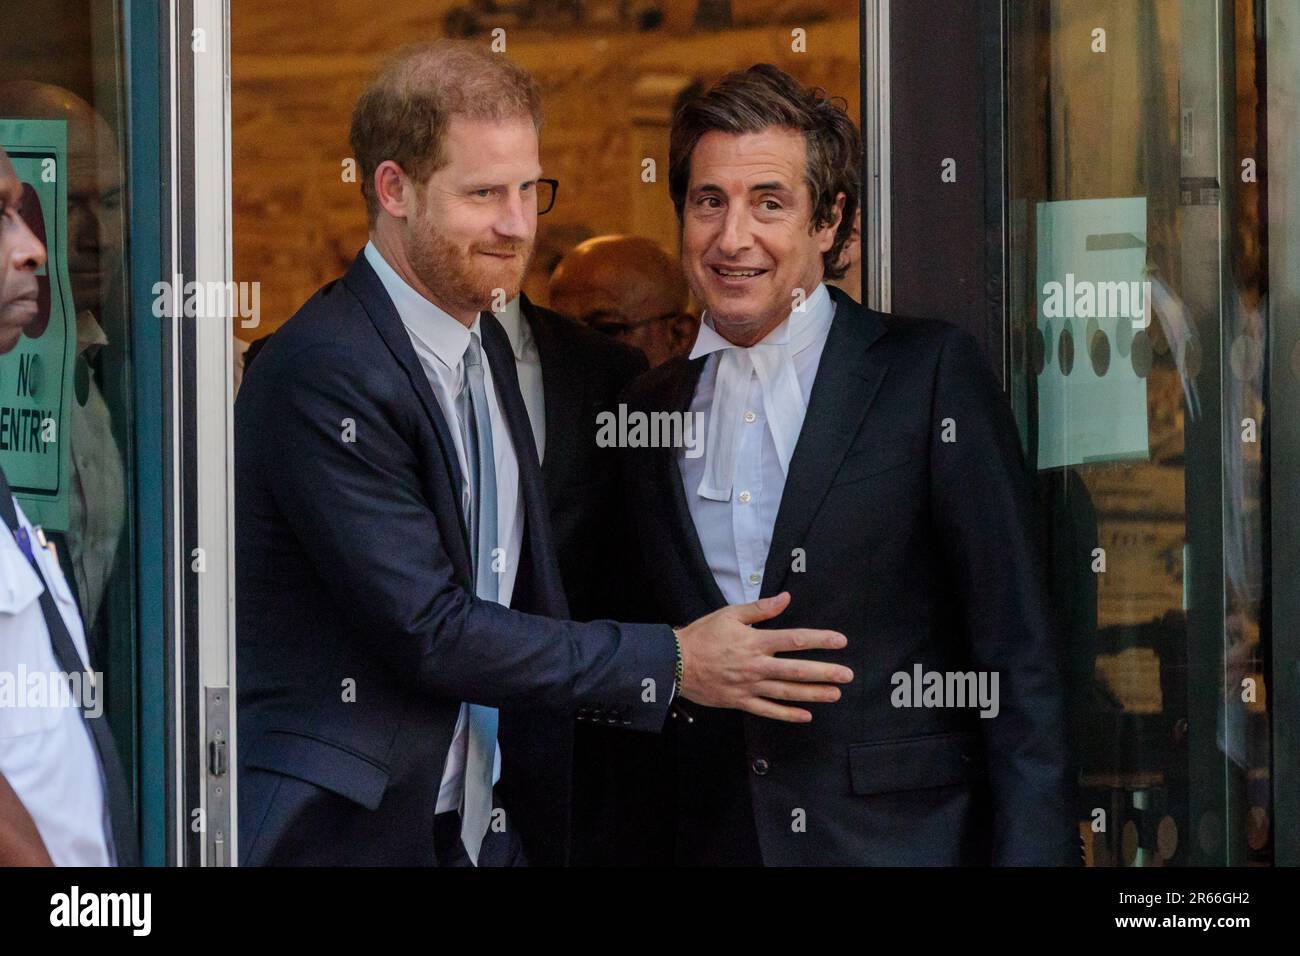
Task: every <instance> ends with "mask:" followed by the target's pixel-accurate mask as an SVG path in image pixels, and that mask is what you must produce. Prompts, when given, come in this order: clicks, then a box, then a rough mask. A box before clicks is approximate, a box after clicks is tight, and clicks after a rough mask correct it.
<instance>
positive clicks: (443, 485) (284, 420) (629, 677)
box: [235, 255, 675, 865]
mask: <svg viewBox="0 0 1300 956" xmlns="http://www.w3.org/2000/svg"><path fill="white" fill-rule="evenodd" d="M481 327H482V334H483V347H484V351H485V353H486V355H487V357H488V361H489V364H490V367H491V369H492V377H493V381H494V383H495V386H496V389H497V395H498V398H499V400H500V402H501V407H502V409H503V411H504V413H505V417H506V420H507V423H508V426H509V428H510V433H511V436H512V438H513V441H514V446H515V449H516V452H517V456H518V459H519V482H520V494H521V497H522V501H523V510H524V544H523V554H522V555H521V556H520V563H519V572H518V576H517V579H516V583H515V589H514V595H513V600H512V602H511V605H512V606H511V607H510V608H505V607H502V606H500V605H498V604H494V603H491V602H484V601H480V600H478V599H476V598H475V597H474V594H473V589H472V574H473V572H472V566H471V563H470V550H469V542H468V536H467V532H466V527H465V522H464V519H463V515H462V512H461V507H460V503H459V489H460V487H461V478H460V472H459V465H458V462H457V459H456V453H455V446H454V445H453V444H452V441H451V435H450V432H449V431H448V425H447V422H446V421H445V420H444V418H443V415H442V411H441V409H440V408H439V405H438V401H437V398H436V397H435V396H434V394H433V391H432V389H431V388H430V386H429V383H428V380H427V378H426V377H425V373H424V370H423V368H422V367H421V366H420V362H419V360H418V358H417V357H416V355H415V351H414V349H413V348H412V346H411V343H410V339H409V337H408V335H407V332H406V329H405V327H404V326H403V325H402V322H401V319H400V318H399V316H398V314H397V311H396V309H395V308H394V306H393V304H392V301H391V300H390V299H389V297H388V295H387V293H386V292H385V290H384V288H383V285H382V283H381V282H380V281H379V278H378V277H377V276H376V275H375V273H374V270H373V269H371V267H370V265H369V264H368V263H367V262H366V260H365V257H364V256H362V255H358V256H357V258H356V260H355V261H354V262H353V264H352V266H351V268H350V269H349V270H348V272H347V273H346V274H345V275H344V276H343V277H342V278H341V279H339V280H336V281H334V282H331V283H329V284H328V285H326V286H325V287H324V288H322V289H321V290H320V291H319V292H317V293H316V295H314V296H313V297H312V298H311V299H310V300H309V301H308V302H307V303H306V304H305V305H304V306H303V307H302V308H301V309H300V310H299V311H298V312H297V314H295V315H294V316H293V318H291V319H290V320H289V321H288V322H287V323H286V324H285V325H284V326H283V327H282V328H281V329H280V330H279V331H277V332H276V334H275V336H274V338H273V339H272V340H271V341H270V342H269V344H267V346H266V347H265V348H264V349H263V350H262V354H261V356H260V357H259V358H258V361H257V363H256V365H255V366H253V367H252V368H250V369H249V371H248V374H247V377H246V379H245V380H244V382H243V385H242V387H241V389H240V392H239V398H238V401H237V402H236V407H235V472H236V473H235V478H236V483H235V487H236V498H237V508H236V513H237V514H238V516H239V522H238V525H237V527H236V560H237V568H236V576H237V587H238V594H237V624H238V630H237V646H238V654H237V660H238V675H237V677H238V701H239V714H238V717H239V724H238V734H239V746H238V762H239V773H240V777H239V818H240V827H239V836H240V839H239V844H240V856H241V860H242V862H243V863H246V864H336V865H342V864H408V865H420V864H435V863H436V859H435V854H434V849H433V817H434V811H435V807H436V801H437V795H438V788H439V783H440V781H441V778H442V772H443V767H444V764H445V761H446V757H447V752H448V749H449V746H450V743H451V738H452V733H453V730H454V726H455V722H456V717H457V713H458V710H459V707H460V704H461V702H463V701H470V702H474V703H479V704H484V705H490V706H495V707H498V708H500V711H501V717H500V726H499V740H500V744H501V751H502V778H501V781H500V783H499V784H498V787H497V793H498V798H499V799H500V800H501V802H502V803H503V805H504V806H505V808H506V811H507V817H508V819H509V821H510V824H509V825H511V826H514V827H516V828H517V830H518V833H519V835H520V837H521V839H522V841H523V844H524V849H525V852H526V853H527V855H528V857H529V859H530V860H531V861H533V862H540V863H561V862H564V861H565V858H566V856H567V846H568V841H569V804H570V797H571V787H572V749H573V736H572V735H573V725H574V720H575V717H576V714H577V712H578V710H579V708H581V709H583V710H584V711H587V712H597V713H599V714H600V715H601V719H602V720H603V721H604V722H606V723H610V724H615V725H617V726H622V727H627V728H631V729H640V730H646V731H658V730H660V729H662V727H663V724H664V718H665V715H666V710H667V703H668V699H669V696H670V694H671V689H672V679H673V669H674V662H675V648H674V642H673V637H672V632H671V630H670V629H669V628H668V627H666V626H664V625H627V624H618V623H614V622H611V621H599V622H594V623H589V624H577V623H574V622H571V621H567V620H562V619H563V618H565V617H567V606H566V602H565V598H564V592H563V588H562V584H561V581H560V576H559V572H558V568H557V562H556V556H555V551H554V547H553V544H552V540H551V530H550V523H549V519H548V517H547V507H546V495H545V491H544V490H543V487H542V478H541V472H540V469H539V467H538V463H537V452H536V449H535V447H534V443H533V439H532V432H531V429H530V427H529V424H528V419H527V414H526V411H525V409H524V404H523V399H522V397H521V396H520V392H519V385H518V378H517V375H516V372H515V367H514V359H513V356H512V354H511V351H510V345H509V342H508V340H507V338H506V335H505V332H504V330H503V329H502V328H501V326H500V324H499V323H498V322H497V321H496V319H495V318H493V317H492V315H491V314H490V313H486V312H485V313H483V314H482V317H481ZM593 427H594V426H593ZM647 681H653V682H654V683H653V684H647V683H646V682H647ZM648 687H649V688H650V690H647V688H648Z"/></svg>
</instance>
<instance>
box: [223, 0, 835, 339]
mask: <svg viewBox="0 0 1300 956" xmlns="http://www.w3.org/2000/svg"><path fill="white" fill-rule="evenodd" d="M231 6H232V11H231V19H232V42H231V47H232V69H231V99H232V124H233V145H232V154H233V163H234V184H233V195H234V217H235V229H234V256H235V279H236V280H238V281H258V282H260V283H261V306H262V323H261V325H260V326H259V327H257V328H253V329H239V330H237V334H239V335H241V336H244V337H246V338H250V339H251V338H258V337H260V336H262V335H265V334H267V333H268V332H269V331H270V330H271V329H273V328H274V327H275V326H277V325H279V324H280V323H281V322H283V321H284V320H285V319H287V318H288V317H289V316H290V315H292V314H293V312H294V310H295V309H297V308H298V306H299V305H301V304H302V302H303V301H304V300H306V299H307V298H308V297H309V296H310V295H311V294H312V293H313V292H314V291H315V290H316V289H317V288H318V287H320V286H321V285H322V284H323V283H325V282H326V281H328V280H329V279H331V278H333V277H335V276H337V275H339V274H340V273H341V272H342V271H343V270H344V269H345V268H346V267H347V265H348V263H349V262H350V261H351V259H352V257H353V256H354V255H355V254H356V252H357V250H358V249H360V248H361V246H362V245H363V244H364V243H365V239H366V226H365V210H364V207H363V205H362V202H361V197H360V190H359V187H358V185H357V184H356V183H349V182H344V181H343V180H342V176H341V173H342V168H343V165H342V164H343V162H344V160H345V159H347V158H348V157H349V148H348V142H347V133H348V125H349V122H350V119H351V114H352V106H353V103H354V102H355V100H356V97H357V95H358V94H359V93H360V92H361V90H362V89H364V87H365V85H366V83H367V82H368V81H369V79H370V78H371V76H372V75H373V74H374V72H375V71H376V70H377V69H378V67H379V66H380V64H381V63H382V62H383V61H384V60H385V59H386V58H387V57H388V56H390V55H391V54H392V53H393V52H394V51H396V50H397V49H400V48H401V47H402V46H404V45H406V44H408V43H411V42H416V41H420V40H424V39H432V38H434V37H437V36H439V35H441V34H442V31H443V23H444V18H445V16H446V14H447V13H448V11H449V10H451V9H452V7H453V6H454V4H452V3H448V2H446V0H439V2H435V3H427V2H421V3H415V2H412V0H395V2H392V3H389V4H386V5H385V6H384V7H382V8H381V9H382V11H383V12H382V15H378V16H377V15H376V13H375V8H374V7H371V6H370V5H369V4H357V3H355V2H353V0H312V2H307V0H285V2H280V3H275V4H266V3H255V2H253V0H234V2H232V4H231ZM647 6H648V5H647ZM610 9H612V8H610ZM610 9H603V10H602V9H601V8H598V7H593V8H592V9H590V10H588V25H586V26H583V27H566V26H560V27H556V28H554V29H547V28H544V27H537V26H524V25H518V24H517V23H515V22H513V21H511V20H510V18H509V17H506V16H504V15H502V16H500V17H499V18H498V19H500V20H502V25H503V26H505V28H506V31H507V33H506V37H507V54H506V55H508V56H510V57H511V58H512V59H513V60H514V61H515V62H517V63H519V64H520V65H521V66H523V67H525V68H526V69H528V70H529V71H531V72H532V73H533V75H534V76H536V78H537V80H538V83H539V84H540V86H541V88H542V96H543V107H544V111H545V123H544V126H543V129H542V164H543V167H544V168H545V170H546V173H547V175H549V176H554V177H555V178H557V179H559V180H560V182H561V186H560V199H559V202H558V203H557V205H556V208H555V209H554V210H553V211H552V213H551V214H549V215H547V216H546V217H545V218H544V219H543V220H542V221H541V225H540V228H539V236H538V245H539V253H538V260H539V261H540V260H549V259H552V258H554V257H555V256H557V255H559V254H560V253H562V252H563V251H564V250H565V249H567V248H569V247H570V246H572V245H573V244H574V243H575V242H577V241H579V240H580V239H581V238H583V237H584V236H587V235H600V234H604V233H610V232H638V233H640V234H643V235H648V236H650V237H651V238H654V239H656V240H658V241H659V242H660V243H662V244H663V245H664V246H665V247H667V248H670V249H673V248H675V236H676V222H675V218H674V215H673V211H672V204H671V202H670V201H669V199H668V189H667V155H666V143H667V139H666V136H661V135H658V134H656V132H655V131H654V129H653V128H650V129H649V132H648V133H647V128H648V127H647V126H646V123H645V120H644V117H642V118H640V119H637V118H636V116H634V114H635V108H636V106H637V105H638V103H643V100H644V97H640V99H639V98H638V96H639V93H644V91H645V89H646V87H647V85H649V86H650V87H656V86H658V85H659V84H669V85H672V84H677V83H680V84H683V85H684V84H685V83H686V82H689V81H690V80H692V79H697V78H698V79H700V80H703V81H704V82H710V81H712V80H715V79H717V78H718V77H720V76H721V75H722V74H723V73H725V72H727V71H728V70H733V69H739V68H744V67H746V66H749V65H751V64H753V63H758V62H763V61H767V62H772V63H775V64H777V65H778V66H780V67H782V68H783V69H786V70H788V71H789V72H791V73H792V74H793V75H795V76H797V77H798V78H799V79H800V80H802V81H803V82H806V83H813V84H816V85H820V86H822V87H824V88H825V89H827V90H829V91H830V92H831V93H833V94H835V95H837V96H841V97H843V98H844V100H845V101H846V103H847V104H848V109H849V113H850V115H851V116H853V117H854V119H855V120H856V119H858V117H859V93H858V90H859V83H858V70H859V57H858V35H859V26H858V19H857V4H856V3H853V2H846V0H800V2H796V3H790V2H786V3H783V4H777V3H774V2H772V0H761V2H760V0H753V2H748V0H746V2H738V0H737V2H733V4H732V8H731V9H732V14H731V19H732V22H733V24H737V25H735V26H733V27H730V28H726V29H722V30H705V29H702V28H694V27H692V26H691V25H690V23H689V18H688V17H687V15H686V14H683V13H682V12H681V10H680V3H678V2H677V0H673V2H672V3H670V4H669V5H668V6H667V7H666V8H665V15H666V22H667V23H668V24H669V25H670V26H665V27H661V28H659V29H655V30H651V31H648V32H637V31H634V30H632V29H630V28H625V29H619V28H618V27H617V25H616V24H610V25H609V26H607V27H596V26H592V25H591V21H592V19H594V18H596V17H597V15H599V17H603V18H604V19H606V20H608V19H610V17H611V16H612V14H611V13H610ZM688 13H689V11H688ZM765 18H767V20H769V21H770V22H764V21H765ZM683 23H684V24H685V25H684V26H682V24H683ZM670 27H671V28H670ZM796 27H800V28H803V29H804V30H806V32H807V42H806V52H802V53H796V52H793V51H792V49H791V30H792V29H794V28H796ZM472 42H482V43H485V44H486V43H487V42H489V38H488V36H487V35H486V34H483V35H480V36H478V37H475V38H474V39H473V41H472ZM652 99H653V97H652ZM664 109H665V110H666V109H667V105H666V104H665V106H664ZM665 120H666V117H665ZM651 126H653V124H651ZM655 143H659V144H661V149H660V150H659V152H660V153H661V154H660V155H658V156H656V157H655V158H656V160H657V162H658V166H659V172H660V175H659V177H658V181H657V182H655V183H650V184H644V183H642V182H641V177H640V171H641V159H642V156H641V155H640V154H641V153H643V152H645V151H646V149H647V144H655ZM637 190H649V191H653V192H655V193H656V194H657V195H658V197H659V201H657V202H656V201H654V200H652V199H648V198H647V197H646V196H645V195H644V193H641V194H638V193H637V192H636V191H637ZM528 288H529V291H530V294H531V293H532V292H533V291H535V289H536V288H537V285H536V281H534V282H532V283H530V285H529V286H528Z"/></svg>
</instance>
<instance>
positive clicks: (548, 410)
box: [519, 294, 596, 509]
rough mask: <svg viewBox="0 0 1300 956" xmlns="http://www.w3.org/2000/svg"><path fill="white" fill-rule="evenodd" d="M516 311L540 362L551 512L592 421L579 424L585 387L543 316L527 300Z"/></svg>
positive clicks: (545, 475)
mask: <svg viewBox="0 0 1300 956" xmlns="http://www.w3.org/2000/svg"><path fill="white" fill-rule="evenodd" d="M519 311H520V314H521V315H522V316H523V319H524V321H526V322H527V323H528V326H529V328H531V329H532V332H533V341H535V342H536V343H537V354H538V357H539V358H540V359H541V362H542V408H543V410H544V414H545V417H546V428H545V434H546V458H545V460H544V461H543V462H542V479H543V483H544V485H545V487H546V494H547V498H548V499H549V500H550V502H551V507H552V509H554V508H555V507H556V506H557V505H558V504H559V498H560V495H561V493H562V492H563V491H564V489H565V488H568V487H570V481H569V480H568V476H569V471H570V469H571V468H572V467H573V464H574V463H575V462H576V461H578V460H579V455H578V454H577V447H576V443H577V441H578V440H579V438H580V437H581V436H582V435H583V434H584V431H583V429H584V428H586V429H587V430H588V431H587V432H586V434H591V433H594V430H595V428H596V423H595V422H594V421H592V422H587V423H584V422H582V421H581V417H582V413H583V409H584V408H585V407H586V400H587V394H586V384H585V382H584V380H583V377H582V375H581V374H580V369H578V368H575V367H574V363H573V362H572V361H569V360H566V356H565V355H564V346H563V343H561V342H560V341H559V336H558V335H557V334H556V329H555V328H554V326H553V325H552V323H551V321H550V320H549V319H548V317H547V316H546V315H544V314H543V313H542V312H541V311H540V310H538V309H537V308H536V306H534V305H533V304H532V303H531V302H529V301H528V297H527V296H525V295H522V294H521V295H520V297H519Z"/></svg>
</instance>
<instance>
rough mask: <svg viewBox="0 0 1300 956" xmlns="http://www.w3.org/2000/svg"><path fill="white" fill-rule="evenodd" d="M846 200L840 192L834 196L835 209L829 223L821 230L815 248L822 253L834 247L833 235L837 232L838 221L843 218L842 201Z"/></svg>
mask: <svg viewBox="0 0 1300 956" xmlns="http://www.w3.org/2000/svg"><path fill="white" fill-rule="evenodd" d="M847 198H848V197H847V196H846V195H845V194H844V193H842V192H841V193H838V194H837V195H836V196H835V208H834V213H833V214H832V216H831V221H830V223H829V224H828V225H825V226H823V227H822V228H821V230H820V232H821V238H819V239H818V240H817V248H818V249H819V250H820V251H822V252H826V251H828V250H829V249H830V247H831V246H833V245H835V233H836V232H838V231H839V228H840V221H841V220H842V219H843V218H844V201H845V199H847Z"/></svg>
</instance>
